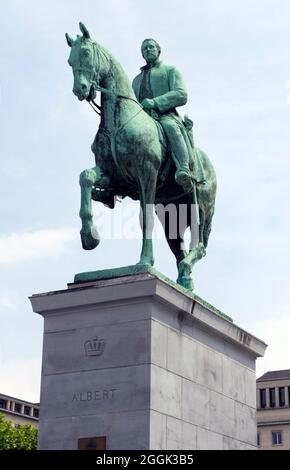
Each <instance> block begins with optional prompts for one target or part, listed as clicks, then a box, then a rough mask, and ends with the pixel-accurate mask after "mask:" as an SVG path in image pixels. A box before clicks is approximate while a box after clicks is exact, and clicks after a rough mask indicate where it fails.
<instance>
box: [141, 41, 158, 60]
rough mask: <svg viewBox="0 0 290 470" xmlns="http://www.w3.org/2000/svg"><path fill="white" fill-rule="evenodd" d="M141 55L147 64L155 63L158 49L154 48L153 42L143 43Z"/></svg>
mask: <svg viewBox="0 0 290 470" xmlns="http://www.w3.org/2000/svg"><path fill="white" fill-rule="evenodd" d="M142 55H143V57H144V59H145V60H146V62H147V64H152V63H154V62H156V60H157V59H158V57H159V49H158V47H157V46H156V43H155V41H151V40H149V41H145V42H144V43H143V44H142Z"/></svg>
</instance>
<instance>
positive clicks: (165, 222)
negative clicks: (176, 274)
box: [156, 204, 187, 284]
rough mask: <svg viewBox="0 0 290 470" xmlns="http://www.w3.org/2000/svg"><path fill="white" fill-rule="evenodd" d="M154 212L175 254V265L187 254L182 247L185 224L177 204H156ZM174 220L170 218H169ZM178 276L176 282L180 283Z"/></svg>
mask: <svg viewBox="0 0 290 470" xmlns="http://www.w3.org/2000/svg"><path fill="white" fill-rule="evenodd" d="M156 214H157V217H158V219H159V220H160V222H161V224H162V226H163V229H164V234H165V237H166V241H167V243H168V246H169V248H170V250H171V251H172V253H173V254H174V256H175V259H176V264H177V267H178V265H179V263H180V262H181V261H182V260H183V259H184V258H185V256H186V255H187V251H186V250H185V247H184V232H185V230H186V226H187V224H186V223H185V224H184V223H183V222H184V220H183V219H182V218H181V217H180V211H179V204H169V205H168V206H163V205H162V206H161V205H159V204H158V205H157V206H156ZM172 218H173V219H174V220H171V219H172ZM179 281H180V280H179V278H178V279H177V283H179V284H180V282H179Z"/></svg>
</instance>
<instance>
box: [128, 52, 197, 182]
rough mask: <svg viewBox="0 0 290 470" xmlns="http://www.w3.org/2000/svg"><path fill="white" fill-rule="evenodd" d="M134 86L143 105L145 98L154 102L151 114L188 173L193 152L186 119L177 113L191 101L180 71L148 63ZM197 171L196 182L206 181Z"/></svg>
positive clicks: (179, 167)
mask: <svg viewBox="0 0 290 470" xmlns="http://www.w3.org/2000/svg"><path fill="white" fill-rule="evenodd" d="M132 86H133V89H134V92H135V95H136V97H137V99H138V101H139V102H140V103H141V102H142V101H143V100H144V99H145V98H149V99H153V101H154V109H153V110H150V111H148V113H149V114H151V116H152V117H154V118H156V119H158V121H159V122H160V123H161V125H162V127H163V129H164V132H165V134H166V137H167V139H168V141H169V144H170V149H171V151H172V157H173V160H174V162H175V165H176V168H177V170H185V171H188V168H189V165H190V166H191V167H192V162H193V149H192V146H191V143H190V140H189V138H188V135H187V131H186V129H185V127H184V124H183V122H182V119H181V117H180V116H179V115H178V113H177V111H176V108H177V107H178V106H183V105H185V104H186V102H187V92H186V89H185V85H184V82H183V79H182V76H181V74H180V72H179V71H178V70H177V69H176V68H175V67H173V66H172V65H164V64H162V62H159V61H158V62H157V63H156V64H155V65H154V66H152V67H151V66H149V65H148V64H147V65H145V66H144V67H142V68H141V73H140V74H139V75H137V77H135V78H134V80H133V84H132ZM194 166H195V165H194ZM198 167H199V165H198ZM194 170H195V171H194V176H195V179H196V181H197V182H201V181H203V180H204V177H203V174H201V171H196V170H197V169H196V168H194ZM197 173H198V174H197Z"/></svg>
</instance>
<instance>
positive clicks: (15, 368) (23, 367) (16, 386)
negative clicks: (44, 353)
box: [1, 359, 41, 403]
mask: <svg viewBox="0 0 290 470" xmlns="http://www.w3.org/2000/svg"><path fill="white" fill-rule="evenodd" d="M40 377H41V361H40V359H19V360H13V361H6V362H5V363H4V361H1V393H4V394H5V395H10V396H12V397H15V398H20V399H22V400H27V401H31V402H32V403H38V402H39V395H40Z"/></svg>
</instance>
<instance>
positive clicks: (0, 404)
mask: <svg viewBox="0 0 290 470" xmlns="http://www.w3.org/2000/svg"><path fill="white" fill-rule="evenodd" d="M0 408H3V409H4V410H6V408H7V401H6V400H0Z"/></svg>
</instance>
